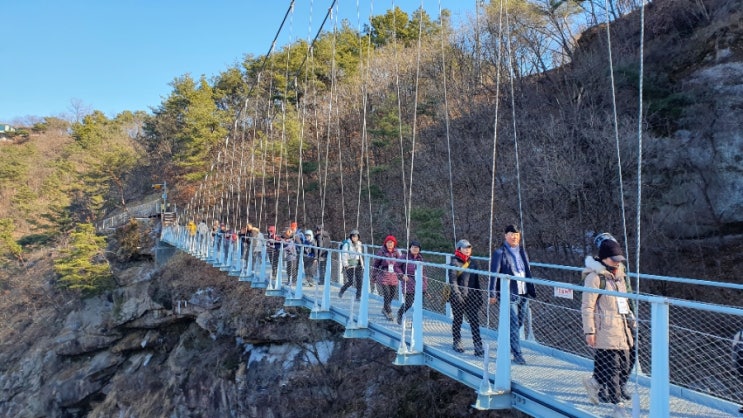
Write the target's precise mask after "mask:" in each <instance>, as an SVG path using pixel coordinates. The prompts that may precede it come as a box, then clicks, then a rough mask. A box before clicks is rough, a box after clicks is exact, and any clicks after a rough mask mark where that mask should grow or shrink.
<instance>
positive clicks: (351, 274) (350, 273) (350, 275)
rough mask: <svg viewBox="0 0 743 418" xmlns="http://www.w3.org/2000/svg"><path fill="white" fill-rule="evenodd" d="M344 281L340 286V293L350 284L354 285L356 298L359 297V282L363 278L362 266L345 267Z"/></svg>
mask: <svg viewBox="0 0 743 418" xmlns="http://www.w3.org/2000/svg"><path fill="white" fill-rule="evenodd" d="M345 273H346V283H344V284H343V287H341V293H343V292H345V291H346V290H347V289H348V288H349V287H351V285H354V286H355V287H356V300H359V299H361V283H362V281H363V280H364V268H363V267H361V266H356V267H348V268H346V271H345Z"/></svg>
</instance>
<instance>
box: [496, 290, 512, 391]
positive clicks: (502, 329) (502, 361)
mask: <svg viewBox="0 0 743 418" xmlns="http://www.w3.org/2000/svg"><path fill="white" fill-rule="evenodd" d="M499 291H500V299H499V301H498V303H499V304H500V306H499V307H498V308H499V309H498V352H497V358H496V360H495V372H496V373H495V389H496V390H498V391H504V392H510V391H511V292H510V280H509V279H508V278H507V277H501V279H500V290H499Z"/></svg>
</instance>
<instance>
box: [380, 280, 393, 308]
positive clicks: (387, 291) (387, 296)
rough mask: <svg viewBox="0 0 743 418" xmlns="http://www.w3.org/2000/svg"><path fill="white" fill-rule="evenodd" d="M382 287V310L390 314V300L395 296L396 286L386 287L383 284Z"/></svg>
mask: <svg viewBox="0 0 743 418" xmlns="http://www.w3.org/2000/svg"><path fill="white" fill-rule="evenodd" d="M381 286H382V295H383V297H384V307H382V310H383V311H385V312H387V313H392V306H391V304H392V299H394V298H395V296H397V286H392V285H387V284H383V285H381Z"/></svg>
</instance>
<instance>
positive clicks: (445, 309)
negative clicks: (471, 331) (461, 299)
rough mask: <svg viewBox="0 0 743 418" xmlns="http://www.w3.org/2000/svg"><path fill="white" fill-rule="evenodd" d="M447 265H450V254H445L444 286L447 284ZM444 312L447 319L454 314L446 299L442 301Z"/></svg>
mask: <svg viewBox="0 0 743 418" xmlns="http://www.w3.org/2000/svg"><path fill="white" fill-rule="evenodd" d="M449 266H451V255H450V254H447V255H446V269H445V270H444V272H445V273H446V277H445V281H444V286H449ZM444 313H445V314H446V317H447V318H449V319H452V318H454V315H453V314H452V311H451V303H449V300H448V299H447V300H445V301H444Z"/></svg>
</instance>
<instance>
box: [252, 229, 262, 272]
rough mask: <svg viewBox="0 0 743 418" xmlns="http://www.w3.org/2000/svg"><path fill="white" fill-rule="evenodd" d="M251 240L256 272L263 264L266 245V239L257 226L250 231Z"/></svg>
mask: <svg viewBox="0 0 743 418" xmlns="http://www.w3.org/2000/svg"><path fill="white" fill-rule="evenodd" d="M250 239H251V241H250V252H251V253H253V269H254V270H255V269H256V268H257V266H258V265H259V264H260V263H261V262H262V258H261V252H262V251H263V247H264V246H265V245H266V239H265V237H264V236H263V233H262V232H261V230H260V229H258V227H256V226H254V227H252V228H251V230H250Z"/></svg>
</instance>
